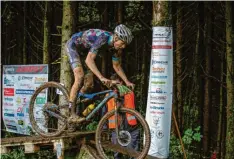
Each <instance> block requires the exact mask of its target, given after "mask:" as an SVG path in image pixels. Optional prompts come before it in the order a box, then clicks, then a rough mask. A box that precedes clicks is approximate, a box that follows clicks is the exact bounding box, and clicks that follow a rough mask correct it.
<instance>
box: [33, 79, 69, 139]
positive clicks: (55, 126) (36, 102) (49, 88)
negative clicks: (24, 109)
mask: <svg viewBox="0 0 234 159" xmlns="http://www.w3.org/2000/svg"><path fill="white" fill-rule="evenodd" d="M57 90H60V91H61V92H62V95H59V94H57V93H56V91H57ZM46 93H47V95H46ZM68 97H69V96H68V91H67V90H66V89H65V88H64V87H63V86H62V85H60V84H59V83H57V82H47V83H45V84H43V85H41V86H40V87H39V88H38V89H37V90H36V91H35V92H34V94H33V95H32V97H31V100H30V106H29V118H30V122H31V124H32V128H33V130H35V131H36V132H37V133H38V134H40V135H42V136H44V137H52V136H58V135H60V134H61V133H63V132H64V130H65V129H66V126H67V124H66V122H64V121H63V120H60V119H58V118H56V117H54V116H53V115H51V114H50V113H48V112H47V111H45V110H50V111H52V112H53V113H55V114H58V115H63V116H64V117H65V116H69V108H68ZM59 98H62V99H63V100H62V101H63V102H62V103H61V105H59ZM46 100H47V102H46Z"/></svg>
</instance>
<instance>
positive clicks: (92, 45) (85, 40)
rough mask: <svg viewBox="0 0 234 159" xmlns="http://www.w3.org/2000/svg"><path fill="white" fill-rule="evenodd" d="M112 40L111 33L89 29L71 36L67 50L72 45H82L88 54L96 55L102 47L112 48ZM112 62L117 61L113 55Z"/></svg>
mask: <svg viewBox="0 0 234 159" xmlns="http://www.w3.org/2000/svg"><path fill="white" fill-rule="evenodd" d="M112 39H113V34H112V33H111V32H108V31H104V30H101V29H89V30H86V31H84V32H79V33H76V34H74V35H72V37H71V40H70V42H69V43H70V45H69V46H68V48H69V47H74V44H75V45H76V46H77V45H81V44H82V45H83V46H84V47H85V48H89V52H92V53H94V54H97V53H98V50H99V49H100V48H101V47H102V46H104V45H108V46H109V47H112V46H111V42H112ZM78 51H79V50H78ZM112 60H114V61H118V58H117V57H116V56H115V55H114V56H113V57H112Z"/></svg>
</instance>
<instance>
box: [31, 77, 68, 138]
mask: <svg viewBox="0 0 234 159" xmlns="http://www.w3.org/2000/svg"><path fill="white" fill-rule="evenodd" d="M48 88H55V89H59V90H60V91H61V92H62V93H63V95H64V96H65V99H66V100H67V102H68V101H69V95H68V91H67V89H66V88H65V87H64V86H62V85H61V84H59V83H57V82H53V81H50V82H46V83H44V84H42V85H41V86H40V87H38V88H37V89H36V90H35V92H34V94H33V95H32V97H31V100H30V105H29V118H30V122H31V125H32V128H33V129H34V130H35V131H36V132H37V133H38V134H39V135H41V136H43V137H54V136H59V135H61V134H62V133H63V132H64V130H65V129H66V127H67V124H66V123H63V125H62V126H61V125H60V127H59V129H58V130H57V131H56V132H53V133H47V132H43V131H42V130H41V129H40V128H39V126H38V125H37V121H36V120H35V115H34V108H35V107H34V103H35V101H36V98H37V96H38V95H39V94H40V93H42V91H43V90H44V89H48ZM44 106H45V104H44ZM44 106H43V107H44ZM61 108H64V107H63V106H61ZM67 108H68V106H67ZM35 109H36V108H35Z"/></svg>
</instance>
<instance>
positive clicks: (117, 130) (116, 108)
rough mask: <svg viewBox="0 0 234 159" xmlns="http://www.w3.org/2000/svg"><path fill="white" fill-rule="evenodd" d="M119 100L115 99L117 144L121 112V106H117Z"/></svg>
mask: <svg viewBox="0 0 234 159" xmlns="http://www.w3.org/2000/svg"><path fill="white" fill-rule="evenodd" d="M117 104H118V103H117V100H116V98H115V133H116V139H117V142H119V128H118V112H119V108H120V107H119V106H117Z"/></svg>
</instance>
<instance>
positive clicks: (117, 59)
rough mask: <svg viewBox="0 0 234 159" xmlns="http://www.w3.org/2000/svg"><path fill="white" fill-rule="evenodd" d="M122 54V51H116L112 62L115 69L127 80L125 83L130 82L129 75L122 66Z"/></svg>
mask: <svg viewBox="0 0 234 159" xmlns="http://www.w3.org/2000/svg"><path fill="white" fill-rule="evenodd" d="M120 61H121V54H120V51H119V52H118V53H116V54H115V55H113V56H112V64H113V68H114V70H115V72H116V73H117V74H118V75H119V77H120V78H122V80H123V81H124V82H125V83H128V82H129V81H128V78H127V76H126V75H125V73H124V71H123V69H122V67H121V63H120Z"/></svg>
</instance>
